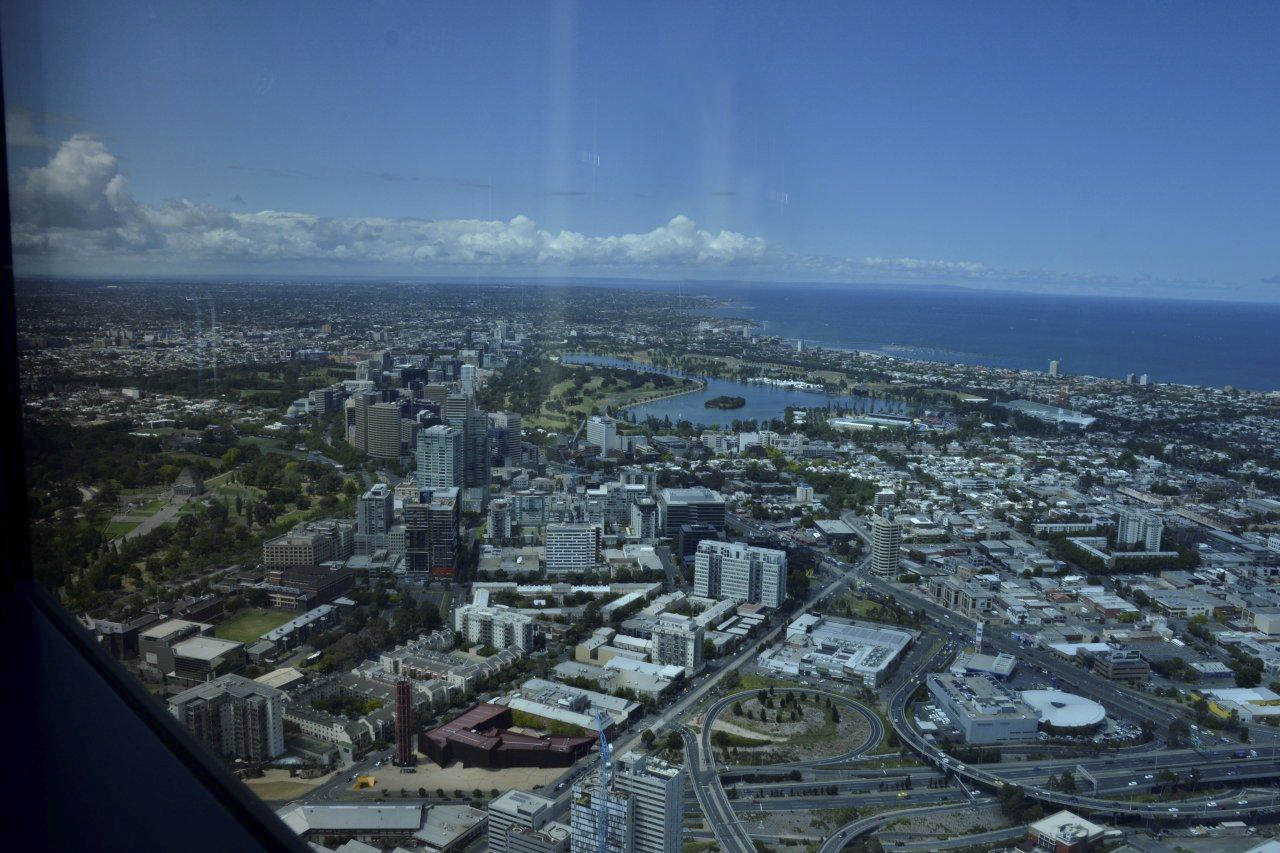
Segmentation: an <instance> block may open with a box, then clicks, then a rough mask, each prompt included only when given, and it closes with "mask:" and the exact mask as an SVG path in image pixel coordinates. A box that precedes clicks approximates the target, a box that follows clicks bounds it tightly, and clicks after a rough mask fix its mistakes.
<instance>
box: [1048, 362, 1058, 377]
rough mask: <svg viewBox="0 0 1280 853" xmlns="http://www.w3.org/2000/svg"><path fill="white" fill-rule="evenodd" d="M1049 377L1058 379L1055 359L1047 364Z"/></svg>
mask: <svg viewBox="0 0 1280 853" xmlns="http://www.w3.org/2000/svg"><path fill="white" fill-rule="evenodd" d="M1049 375H1050V376H1051V377H1053V378H1054V379H1057V378H1058V360H1057V359H1056V358H1055V359H1054V360H1053V361H1051V362H1049Z"/></svg>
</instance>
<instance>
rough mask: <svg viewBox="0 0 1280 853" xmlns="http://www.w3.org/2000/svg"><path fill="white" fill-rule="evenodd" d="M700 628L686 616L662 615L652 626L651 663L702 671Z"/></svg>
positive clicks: (701, 632) (701, 634) (702, 636)
mask: <svg viewBox="0 0 1280 853" xmlns="http://www.w3.org/2000/svg"><path fill="white" fill-rule="evenodd" d="M704 636H705V635H704V633H703V630H702V626H701V625H699V624H698V623H697V622H695V621H693V620H692V619H690V618H689V617H688V616H680V615H677V614H674V613H664V614H662V615H661V616H659V617H658V621H656V622H655V623H654V625H653V662H654V663H660V664H664V665H665V664H670V665H672V666H682V667H684V668H685V669H687V670H688V671H689V672H690V673H694V672H697V671H698V670H700V669H702V642H703V639H704Z"/></svg>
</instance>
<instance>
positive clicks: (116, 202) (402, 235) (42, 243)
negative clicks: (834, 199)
mask: <svg viewBox="0 0 1280 853" xmlns="http://www.w3.org/2000/svg"><path fill="white" fill-rule="evenodd" d="M15 213H16V215H15V220H16V221H15V227H14V245H15V249H16V250H17V251H18V252H19V253H25V254H29V255H46V256H54V257H72V258H76V257H79V258H85V257H95V256H112V255H116V256H120V255H123V256H131V255H143V256H158V257H164V258H169V259H177V260H181V259H190V260H198V259H222V260H241V261H308V260H338V261H363V262H374V263H389V264H419V265H421V264H432V265H436V266H448V265H482V266H494V267H576V266H591V267H601V268H609V267H624V266H625V267H650V268H692V267H732V266H735V265H741V264H749V263H750V264H754V263H761V262H765V261H769V260H771V259H772V260H778V261H780V260H783V258H782V257H781V256H779V257H778V258H773V256H772V254H771V250H770V248H769V247H768V246H767V245H766V243H765V241H763V240H761V239H760V238H758V237H750V236H747V235H745V234H739V233H736V232H732V231H719V232H713V231H708V230H706V229H703V228H699V227H698V226H697V224H696V223H695V222H694V221H693V220H691V219H689V218H688V217H685V216H676V217H675V218H674V219H672V220H671V221H670V222H668V223H667V224H666V225H663V226H660V227H658V228H654V229H653V230H651V231H647V232H644V233H638V234H620V235H611V236H601V237H593V236H588V235H585V234H580V233H577V232H573V231H559V232H552V231H548V230H546V229H543V228H539V227H538V225H537V223H535V222H534V221H533V220H531V219H529V218H528V217H525V216H516V217H515V218H513V219H510V220H507V221H498V220H476V219H450V220H425V219H385V218H376V217H371V218H354V217H350V218H342V217H321V216H314V215H311V214H307V213H296V212H285V211H271V210H267V211H261V212H258V213H233V212H229V211H225V210H221V209H218V208H215V207H211V206H208V205H198V204H194V203H192V202H190V201H185V200H174V201H168V202H165V203H164V204H162V205H158V206H153V205H147V204H142V203H139V202H137V201H136V200H135V199H134V198H133V195H132V193H131V192H130V190H129V186H128V181H127V179H126V178H125V176H124V175H123V174H121V173H120V169H119V162H118V160H117V159H116V157H115V156H114V155H113V154H112V153H111V152H110V151H109V150H108V149H107V147H106V146H105V145H104V144H103V143H102V141H101V140H98V139H96V138H94V137H91V136H87V135H77V136H73V137H72V138H71V139H69V140H67V141H66V142H64V143H62V145H61V146H60V147H59V148H58V150H57V152H55V153H54V155H53V157H52V158H51V159H50V160H49V162H48V164H46V165H44V166H40V167H38V168H34V169H31V170H29V171H28V172H27V174H26V176H25V181H23V182H22V183H21V185H20V186H19V187H18V189H17V191H16V193H15Z"/></svg>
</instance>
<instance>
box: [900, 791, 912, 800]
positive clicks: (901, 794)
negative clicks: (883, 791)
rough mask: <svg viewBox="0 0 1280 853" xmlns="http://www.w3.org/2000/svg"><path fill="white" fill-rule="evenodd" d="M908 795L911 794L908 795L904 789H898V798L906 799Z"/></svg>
mask: <svg viewBox="0 0 1280 853" xmlns="http://www.w3.org/2000/svg"><path fill="white" fill-rule="evenodd" d="M909 796H911V795H910V794H908V793H907V792H906V791H899V792H898V799H900V800H905V799H906V798H907V797H909Z"/></svg>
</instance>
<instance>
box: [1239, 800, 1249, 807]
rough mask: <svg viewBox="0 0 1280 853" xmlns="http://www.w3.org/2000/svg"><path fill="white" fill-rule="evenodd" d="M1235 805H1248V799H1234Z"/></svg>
mask: <svg viewBox="0 0 1280 853" xmlns="http://www.w3.org/2000/svg"><path fill="white" fill-rule="evenodd" d="M1236 805H1237V806H1247V805H1249V801H1248V800H1236Z"/></svg>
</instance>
